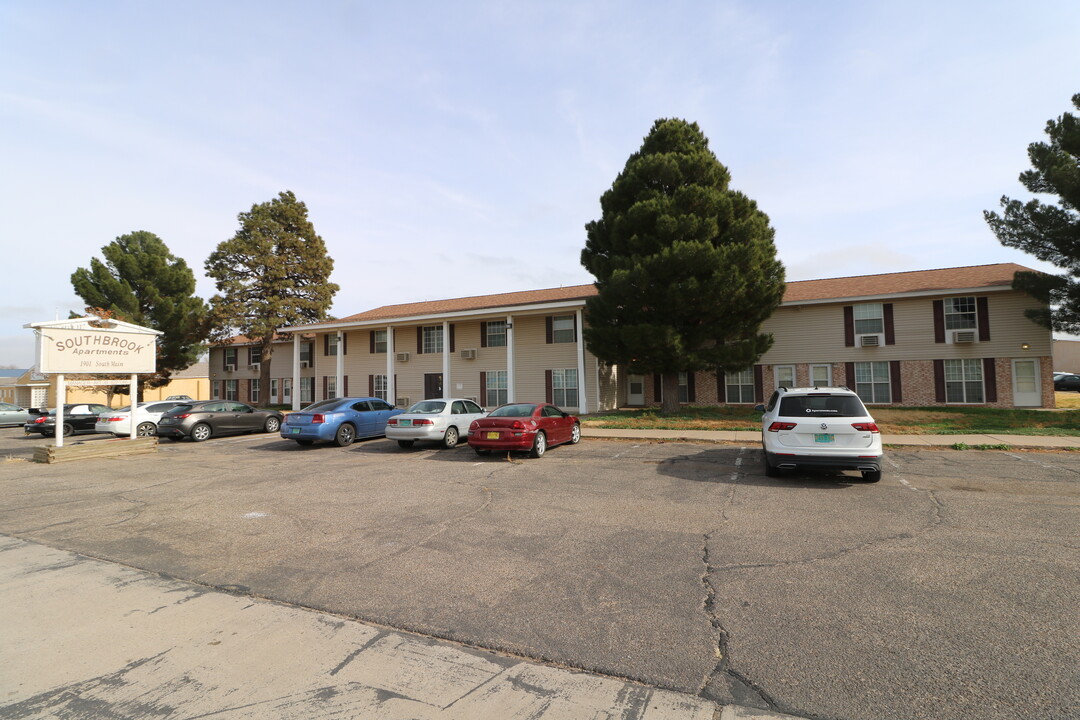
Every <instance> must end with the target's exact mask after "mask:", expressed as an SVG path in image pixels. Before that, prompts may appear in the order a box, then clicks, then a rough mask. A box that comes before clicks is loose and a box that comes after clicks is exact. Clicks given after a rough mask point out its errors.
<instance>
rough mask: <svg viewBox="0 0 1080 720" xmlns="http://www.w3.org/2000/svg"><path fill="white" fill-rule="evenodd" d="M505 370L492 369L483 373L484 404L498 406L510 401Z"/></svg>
mask: <svg viewBox="0 0 1080 720" xmlns="http://www.w3.org/2000/svg"><path fill="white" fill-rule="evenodd" d="M507 388H508V386H507V380H506V371H505V370H492V371H489V372H486V373H484V395H485V397H484V398H483V400H484V405H486V406H487V407H498V406H499V405H505V404H506V403H508V402H510V395H509V391H508V389H507Z"/></svg>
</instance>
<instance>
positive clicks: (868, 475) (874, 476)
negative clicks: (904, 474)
mask: <svg viewBox="0 0 1080 720" xmlns="http://www.w3.org/2000/svg"><path fill="white" fill-rule="evenodd" d="M862 479H863V480H865V481H866V482H868V483H875V482H877V481H878V480H880V479H881V471H880V470H863V474H862Z"/></svg>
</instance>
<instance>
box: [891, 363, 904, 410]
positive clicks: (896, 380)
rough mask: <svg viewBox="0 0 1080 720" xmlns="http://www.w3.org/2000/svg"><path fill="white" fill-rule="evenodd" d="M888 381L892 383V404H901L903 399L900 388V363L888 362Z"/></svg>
mask: <svg viewBox="0 0 1080 720" xmlns="http://www.w3.org/2000/svg"><path fill="white" fill-rule="evenodd" d="M889 381H890V382H892V401H893V403H899V402H901V401H902V400H903V399H904V397H903V395H902V394H901V387H900V361H899V360H890V361H889Z"/></svg>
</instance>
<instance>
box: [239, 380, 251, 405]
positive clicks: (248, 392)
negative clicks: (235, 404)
mask: <svg viewBox="0 0 1080 720" xmlns="http://www.w3.org/2000/svg"><path fill="white" fill-rule="evenodd" d="M244 393H245V397H243V398H241V401H242V402H251V380H250V379H249V380H245V381H244Z"/></svg>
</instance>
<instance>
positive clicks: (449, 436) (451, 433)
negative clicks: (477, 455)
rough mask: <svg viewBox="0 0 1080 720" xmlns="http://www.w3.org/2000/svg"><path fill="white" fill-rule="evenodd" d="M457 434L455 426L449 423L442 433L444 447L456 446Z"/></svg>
mask: <svg viewBox="0 0 1080 720" xmlns="http://www.w3.org/2000/svg"><path fill="white" fill-rule="evenodd" d="M458 440H459V436H458V430H457V428H456V427H454V426H453V425H451V426H450V427H448V428H446V434H445V435H443V439H442V444H443V447H445V448H456V447H457V444H458Z"/></svg>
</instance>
